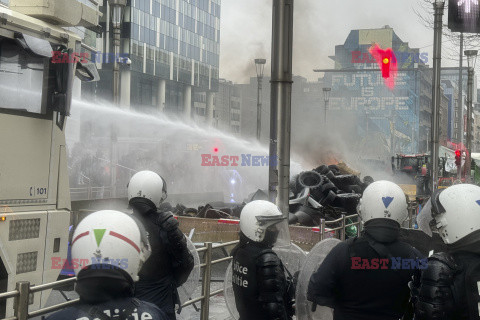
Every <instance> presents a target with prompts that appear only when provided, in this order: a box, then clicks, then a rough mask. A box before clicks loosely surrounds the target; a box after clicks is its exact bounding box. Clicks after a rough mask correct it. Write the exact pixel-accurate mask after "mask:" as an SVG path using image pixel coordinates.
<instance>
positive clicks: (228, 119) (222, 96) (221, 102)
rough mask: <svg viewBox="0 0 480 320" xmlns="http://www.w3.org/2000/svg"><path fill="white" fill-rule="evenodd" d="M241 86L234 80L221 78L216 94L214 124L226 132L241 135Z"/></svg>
mask: <svg viewBox="0 0 480 320" xmlns="http://www.w3.org/2000/svg"><path fill="white" fill-rule="evenodd" d="M240 106H241V96H240V88H239V87H238V86H235V85H234V84H233V82H231V81H228V80H225V79H220V82H219V88H218V93H217V94H216V95H215V114H214V125H215V126H216V127H217V128H218V129H220V130H222V131H225V132H230V133H232V134H234V135H240V119H241V114H240Z"/></svg>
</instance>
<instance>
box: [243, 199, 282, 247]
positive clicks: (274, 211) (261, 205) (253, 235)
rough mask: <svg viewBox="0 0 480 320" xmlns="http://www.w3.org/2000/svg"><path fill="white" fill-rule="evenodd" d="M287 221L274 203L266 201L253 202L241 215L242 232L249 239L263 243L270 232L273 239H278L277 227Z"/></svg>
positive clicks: (244, 208)
mask: <svg viewBox="0 0 480 320" xmlns="http://www.w3.org/2000/svg"><path fill="white" fill-rule="evenodd" d="M285 219H286V217H283V216H282V213H281V212H280V210H279V209H278V207H277V206H276V205H274V204H273V203H271V202H269V201H265V200H256V201H252V202H250V203H248V204H247V205H246V206H245V207H243V209H242V212H241V213H240V231H242V233H243V234H244V235H245V236H246V237H247V238H248V239H250V240H252V241H255V242H262V241H263V240H264V239H265V236H266V234H267V233H268V231H271V232H272V233H271V234H272V237H276V235H277V234H278V231H279V230H277V229H276V228H275V227H276V225H277V224H278V223H280V222H283V221H285ZM272 240H273V241H274V240H275V239H272Z"/></svg>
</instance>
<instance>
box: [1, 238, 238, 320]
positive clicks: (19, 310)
mask: <svg viewBox="0 0 480 320" xmlns="http://www.w3.org/2000/svg"><path fill="white" fill-rule="evenodd" d="M237 243H238V240H236V241H231V242H225V243H222V244H218V245H215V246H214V245H213V244H212V242H206V243H205V244H204V246H203V247H201V248H198V249H197V252H198V253H201V252H204V262H203V263H202V264H200V268H203V276H202V295H201V296H200V297H197V298H194V299H191V300H188V301H186V302H185V303H184V304H183V305H182V308H183V307H186V306H189V305H192V304H194V303H196V302H199V301H200V302H201V310H200V319H201V320H208V314H209V310H210V297H213V296H216V295H217V294H220V293H222V292H223V289H220V290H216V291H213V292H211V291H210V280H211V272H212V265H214V264H217V263H221V262H226V261H230V260H231V259H232V257H225V258H220V259H217V260H212V251H213V249H218V248H224V247H228V246H231V245H235V244H237ZM76 280H77V278H75V277H74V278H70V279H65V280H60V281H55V282H51V283H46V284H41V285H36V286H30V282H28V281H19V282H17V284H16V288H15V290H14V291H9V292H5V293H0V300H2V299H8V298H15V300H14V303H13V308H14V316H13V317H10V318H4V319H1V320H27V319H30V318H33V317H37V316H42V315H45V314H47V313H50V312H54V311H57V310H60V309H63V308H66V307H70V306H72V305H75V304H76V303H78V302H79V301H80V299H74V300H71V301H66V302H62V303H59V304H56V305H53V306H50V307H45V308H41V309H39V310H36V311H32V312H29V311H28V301H29V296H30V294H31V293H35V292H39V291H43V290H48V289H54V288H58V287H62V286H65V285H68V284H72V283H74V282H75V281H76Z"/></svg>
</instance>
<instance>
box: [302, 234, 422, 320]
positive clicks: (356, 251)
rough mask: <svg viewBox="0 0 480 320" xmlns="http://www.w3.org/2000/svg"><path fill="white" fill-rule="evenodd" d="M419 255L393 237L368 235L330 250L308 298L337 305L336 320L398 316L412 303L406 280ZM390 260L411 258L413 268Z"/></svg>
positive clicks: (395, 318)
mask: <svg viewBox="0 0 480 320" xmlns="http://www.w3.org/2000/svg"><path fill="white" fill-rule="evenodd" d="M421 257H422V255H421V253H420V252H419V251H417V250H416V249H414V248H413V247H411V246H410V245H408V244H406V243H403V242H401V241H398V240H397V238H396V237H395V236H393V238H392V236H391V235H387V236H385V237H383V236H378V235H377V236H376V237H373V236H372V235H369V234H367V233H364V234H363V235H362V236H361V237H355V238H352V239H349V240H348V241H346V242H342V243H339V244H338V245H337V246H335V247H334V248H333V249H332V251H331V252H330V253H329V254H328V255H327V257H326V258H325V260H324V261H323V263H322V264H321V265H320V267H319V269H318V270H317V271H316V272H315V273H314V274H313V275H312V276H311V278H310V282H309V285H308V291H307V299H308V300H309V301H312V302H313V303H315V304H318V305H321V306H327V307H330V308H333V309H334V319H335V320H390V319H391V320H398V319H399V318H401V317H402V316H403V314H404V312H405V310H406V307H407V305H408V300H409V288H408V282H409V281H410V280H411V278H412V276H413V273H414V268H418V267H419V261H421V260H419V258H421ZM352 258H353V259H352ZM359 258H362V259H367V261H368V262H363V261H364V260H359ZM392 258H395V259H396V261H401V260H402V259H410V260H406V261H408V262H410V263H408V264H407V265H406V266H408V267H409V268H403V267H402V269H399V268H398V265H397V266H396V267H395V268H396V269H392ZM399 258H400V259H399ZM380 259H384V260H383V264H382V263H380ZM386 259H388V260H386ZM354 260H355V261H356V262H355V263H354ZM423 262H424V264H425V266H426V261H423ZM410 268H412V269H410Z"/></svg>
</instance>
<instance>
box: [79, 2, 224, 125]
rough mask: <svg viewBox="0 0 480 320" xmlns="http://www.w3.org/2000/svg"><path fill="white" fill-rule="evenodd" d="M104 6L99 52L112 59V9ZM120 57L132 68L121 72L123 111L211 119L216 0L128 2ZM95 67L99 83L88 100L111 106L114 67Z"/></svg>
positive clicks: (105, 64) (108, 64)
mask: <svg viewBox="0 0 480 320" xmlns="http://www.w3.org/2000/svg"><path fill="white" fill-rule="evenodd" d="M103 4H104V5H103V6H102V7H100V8H101V11H102V12H103V20H102V21H101V25H102V27H103V30H104V32H103V33H102V34H101V37H99V38H98V39H97V49H98V50H99V51H101V52H105V53H109V52H110V53H111V52H113V48H112V39H111V23H110V16H109V13H110V10H111V8H110V7H109V5H108V1H104V3H103ZM120 53H121V55H123V57H129V58H130V64H127V63H122V64H121V68H120V69H121V70H120V73H121V76H120V82H121V84H120V86H121V89H120V104H121V105H122V106H123V107H126V108H137V109H155V110H160V111H162V112H166V113H169V114H173V115H177V116H181V117H184V118H188V119H189V118H192V117H193V116H194V115H195V114H200V115H204V116H205V115H206V116H207V117H210V118H212V117H213V99H214V94H213V93H214V92H216V91H218V78H219V54H220V0H128V1H127V6H126V7H125V9H124V17H123V23H122V28H121V48H120ZM99 67H100V69H101V70H100V76H101V81H100V82H99V83H96V84H91V85H90V87H89V88H88V89H87V94H90V95H93V96H95V97H99V98H102V99H104V100H107V101H111V99H112V68H113V63H112V61H111V60H110V61H102V63H101V64H100V65H99ZM92 93H93V94H92ZM202 93H203V94H202ZM203 97H204V98H203ZM201 99H203V101H202V100H201ZM197 100H200V101H197ZM200 106H201V107H200Z"/></svg>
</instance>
